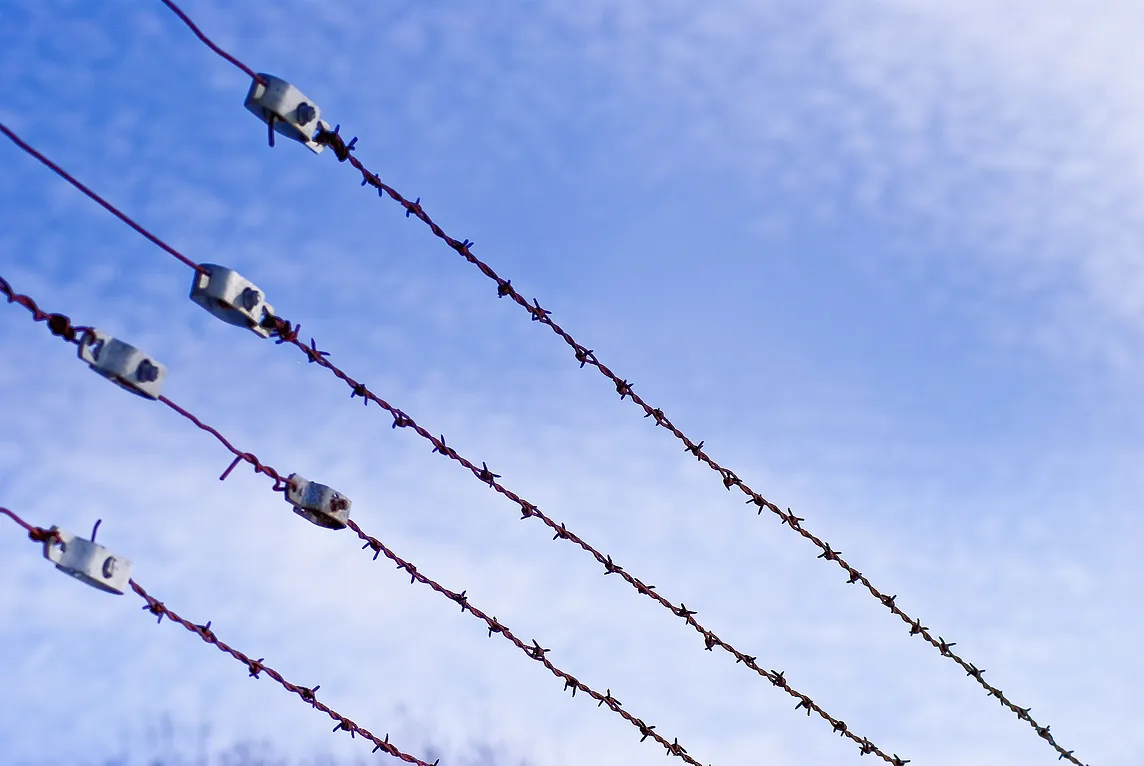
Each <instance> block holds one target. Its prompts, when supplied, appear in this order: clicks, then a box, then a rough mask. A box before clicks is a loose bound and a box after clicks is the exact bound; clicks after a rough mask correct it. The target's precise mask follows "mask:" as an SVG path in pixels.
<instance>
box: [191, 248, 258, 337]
mask: <svg viewBox="0 0 1144 766" xmlns="http://www.w3.org/2000/svg"><path fill="white" fill-rule="evenodd" d="M200 266H201V268H202V269H204V270H205V271H206V273H205V274H204V273H202V272H201V271H196V272H195V278H194V281H193V282H191V300H192V301H194V302H195V303H197V304H199V305H200V306H202V307H203V308H204V309H206V310H207V311H209V312H210V313H211V314H213V315H214V316H216V317H218V318H219V319H221V320H222V321H224V322H226V323H227V324H232V325H236V326H238V327H245V328H247V329H248V330H250V331H251V332H253V333H254V334H256V335H259V336H261V337H263V338H267V337H269V336H270V328H269V327H266V326H264V325H263V322H265V321H267V320H268V319H270V318H272V317H273V316H274V307H273V306H271V305H270V304H269V303H267V302H266V298H265V296H264V295H263V293H262V291H261V290H259V289H258V288H257V287H255V286H254V285H253V284H252V283H251V282H250V281H249V280H247V279H246V278H245V277H243V276H242V275H241V274H239V273H238V272H237V271H234V270H232V269H227V268H224V267H222V266H216V265H215V264H213V263H203V264H200Z"/></svg>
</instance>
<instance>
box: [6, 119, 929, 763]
mask: <svg viewBox="0 0 1144 766" xmlns="http://www.w3.org/2000/svg"><path fill="white" fill-rule="evenodd" d="M2 127H3V126H0V128H2ZM4 132H5V133H10V131H7V130H6V129H4ZM34 156H38V155H34ZM49 167H51V168H52V169H53V170H55V171H56V172H57V174H59V175H60V176H61V177H62V178H64V179H65V180H68V181H69V182H73V183H74V185H75V186H76V188H78V189H79V190H80V191H83V192H84V193H85V194H88V195H89V196H93V197H94V196H95V194H94V192H91V191H90V190H88V189H87V187H86V186H83V185H82V184H79V182H78V181H74V179H73V178H72V177H71V176H70V175H69V174H68V173H67V172H66V171H63V170H62V169H61V168H58V166H55V165H49ZM105 204H110V203H105ZM116 215H117V217H120V218H127V216H126V215H125V214H124V213H122V212H119V211H116ZM128 220H130V219H128ZM132 223H133V224H134V225H133V227H132V228H136V227H138V228H142V227H141V226H139V225H138V224H135V223H134V222H133V221H132ZM152 238H155V239H157V237H155V235H153V234H151V235H150V236H149V237H148V239H152ZM169 247H170V246H166V247H164V248H163V249H164V250H168V248H169ZM171 249H173V248H171ZM179 255H180V256H181V257H180V258H179V260H181V261H182V260H184V259H185V258H186V256H182V254H179ZM186 260H190V259H186ZM192 263H193V261H192ZM268 324H269V327H268V329H270V330H272V332H273V333H274V335H275V336H276V339H275V343H277V344H284V343H287V344H290V345H292V346H294V347H295V348H297V349H298V350H299V351H301V352H302V353H303V354H305V355H306V357H307V359H308V360H309V361H310V362H311V363H316V364H318V365H319V366H320V367H323V368H325V369H326V370H328V371H329V372H331V373H332V374H333V375H334V376H335V377H337V378H338V379H339V380H341V381H342V382H344V383H345V384H346V385H347V386H348V387H349V389H350V398H351V399H352V398H356V397H360V398H361V399H362V401H363V403H364V404H366V405H367V406H368V404H369V402H374V403H375V404H377V405H378V406H379V407H381V408H382V409H383V410H384V411H386V412H387V413H389V414H390V415H391V416H392V417H393V423H392V426H391V427H392V428H399V427H400V428H409V429H410V430H412V431H413V432H414V433H416V434H417V435H418V436H420V437H421V438H423V439H425V440H426V441H428V442H429V443H430V444H432V445H433V452H434V453H439V454H441V455H444V456H446V457H448V458H450V459H452V460H454V461H455V462H457V463H460V464H461V465H462V466H464V467H465V468H467V469H468V470H469V472H470V473H472V474H473V476H475V477H476V478H477V479H478V480H480V481H481V482H482V483H484V484H487V485H488V486H489V487H490V488H492V489H493V490H494V491H496V492H497V493H498V494H500V495H503V496H504V497H506V498H508V499H509V500H511V501H512V502H513V503H514V504H516V505H518V506H519V507H520V509H521V516H520V518H521V520H524V519H528V518H536V519H537V520H539V521H540V522H541V523H543V524H544V525H545V526H547V527H548V528H549V529H550V530H552V531H553V533H554V534H553V538H552V539H553V540H558V539H559V540H565V541H568V542H570V543H572V544H574V545H576V546H578V547H579V548H581V549H582V550H583V551H584V552H586V553H588V554H589V555H591V556H592V557H593V558H595V559H596V561H597V562H598V563H599V564H600V565H601V566H602V567H603V568H604V573H605V574H606V575H610V574H616V575H619V577H620V578H621V579H623V580H624V581H625V582H626V583H627V584H628V585H630V586H631V587H633V588H634V589H635V590H636V591H637V592H638V593H640V594H642V595H644V596H646V597H648V598H650V599H652V600H653V601H655V602H656V603H658V604H659V605H660V606H662V607H664V608H666V609H667V610H668V611H670V612H671V613H672V614H674V615H675V616H676V617H679V618H681V619H682V620H684V622H686V623H687V624H688V625H689V626H691V627H692V628H693V629H694V630H695V631H696V632H698V633H699V634H700V635H701V636H703V641H704V646H705V648H706V650H707V651H713V650H714V648H715V647H719V648H720V649H722V650H723V651H725V652H726V653H728V654H730V655H731V656H733V657H734V658H735V662H736V664H739V663H742V664H743V665H744V666H746V667H747V668H749V669H751V670H752V671H754V672H755V673H756V674H758V675H759V676H761V677H763V678H765V679H766V680H768V681H770V682H771V683H772V684H773V685H775V686H777V687H779V688H780V689H783V690H784V691H786V692H787V693H788V694H789V695H790V696H792V697H794V698H795V699H797V700H798V703H797V704H796V705H795V709H805V710H806V711H807V715H810V714H811V712H814V713H816V714H818V716H819V717H820V718H822V719H823V720H825V721H826V722H827V723H829V724H830V726H831V731H833V732H837V733H838V734H840V735H841V736H844V737H847V738H849V739H850V740H852V741H853V742H854V743H855V744H857V745H858V746H859V749H860V752H861V753H862V754H863V755H865V754H868V753H874V754H877V755H879V756H880V757H881V758H883V759H884V760H885V761H886V762H887V763H907V762H908V760H902V759H899V758H898V757H897V756H896V755H895V756H893V757H891V756H888V755H886V754H885V753H883V752H882V751H881V750H880V749H878V748H877V747H876V746H874V745H873V744H872V743H871V742H870V741H869V739H867V738H865V737H859V736H858V735H857V734H855V733H853V732H852V731H850V729H849V727H847V725H846V724H845V722H844V721H842V720H840V719H838V718H835V717H833V716H832V715H830V714H829V713H827V712H826V710H824V709H823V708H822V707H821V706H819V705H818V704H817V703H815V702H814V701H813V700H812V699H811V698H810V697H808V696H807V695H805V694H803V693H801V692H798V691H796V690H795V689H793V688H792V687H790V686H789V685H788V684H787V681H786V678H785V674H784V673H783V672H781V671H776V670H767V669H766V668H764V667H762V666H760V665H759V664H758V663H757V662H756V657H754V656H752V655H748V654H746V653H744V652H742V651H740V650H739V649H736V648H735V647H734V646H732V645H731V644H730V643H729V642H727V641H725V640H723V639H722V638H720V637H719V636H718V635H716V634H715V632H714V631H712V630H709V629H708V628H706V627H704V626H703V625H702V624H701V623H700V622H699V621H698V620H696V619H695V615H696V614H697V612H696V611H694V610H691V609H688V608H687V606H686V605H685V604H684V603H683V602H680V603H679V605H678V606H676V605H675V604H674V603H672V602H671V601H670V600H668V599H667V598H666V597H664V596H662V595H661V594H660V593H658V592H657V591H656V590H655V586H654V585H648V584H645V583H644V582H643V581H642V580H640V579H639V578H637V577H635V576H634V575H632V574H630V573H629V572H628V571H627V570H625V569H624V568H623V567H622V566H620V565H619V564H616V563H615V562H614V561H613V559H612V557H611V556H610V555H606V554H604V553H602V552H601V551H600V550H598V549H597V548H595V547H594V546H592V545H591V544H589V543H588V542H587V541H585V540H584V539H582V538H581V537H579V536H578V535H576V534H575V533H574V532H572V531H570V530H569V529H568V528H567V525H566V524H565V523H564V522H560V523H557V522H556V521H555V520H553V519H552V518H551V517H550V516H548V515H547V514H545V513H544V512H543V511H542V510H541V509H540V508H539V507H538V506H537V505H535V504H533V503H530V502H529V501H528V500H526V499H525V498H523V497H521V496H520V495H518V494H517V493H515V492H513V491H512V490H511V489H508V488H506V487H505V486H504V485H502V484H501V483H500V482H498V481H497V479H499V478H501V476H500V474H496V473H493V472H492V471H491V470H490V469H489V468H488V465H487V464H486V463H484V462H482V463H481V465H480V467H479V468H478V467H477V465H476V463H474V462H473V461H471V460H469V459H468V458H466V457H464V456H462V455H461V454H459V453H458V452H457V451H456V450H455V449H453V448H452V447H450V446H448V445H447V444H446V443H445V437H444V436H443V435H441V436H434V435H433V434H432V433H431V432H430V431H428V430H427V429H426V428H424V427H423V426H421V425H419V424H418V423H417V422H416V421H415V420H414V419H413V418H412V417H410V416H409V415H407V414H406V413H405V412H403V411H402V410H400V409H398V408H397V407H394V406H393V405H391V404H390V403H389V402H387V401H386V400H384V399H382V398H381V397H379V396H377V395H376V394H374V393H373V392H372V391H370V390H369V388H368V387H367V386H366V385H365V384H364V383H361V382H359V381H357V380H355V379H354V378H352V377H350V375H349V374H347V373H346V372H345V371H344V370H342V369H341V368H340V367H338V366H337V365H335V364H334V363H333V362H331V361H330V360H329V354H328V352H326V351H320V350H319V349H318V347H317V344H316V342H315V340H314V339H313V338H310V342H309V344H306V343H304V342H303V341H301V340H299V332H300V331H301V325H300V324H293V323H291V322H290V321H288V320H285V319H283V318H281V317H272V318H270V319H269V320H268ZM161 398H162V397H161ZM167 403H168V404H170V403H169V402H167ZM183 414H185V415H186V414H188V413H183ZM195 422H196V424H199V423H198V422H197V421H195ZM199 425H200V427H203V428H204V430H207V431H208V432H210V433H212V434H213V435H214V436H216V437H217V438H219V440H220V441H222V443H223V444H224V445H225V446H227V448H228V449H230V450H231V451H232V453H233V454H235V456H236V457H235V461H236V462H235V463H234V464H233V465H237V462H239V461H240V460H242V459H246V458H247V453H241V452H239V451H238V450H237V449H235V448H234V447H233V446H232V445H230V443H229V442H228V441H226V440H225V439H224V438H223V437H222V435H221V434H219V433H218V432H217V431H215V430H214V429H212V428H209V427H204V426H203V425H202V424H199ZM233 465H232V468H233ZM256 470H257V466H256ZM267 475H271V474H267ZM224 476H225V474H224ZM271 476H272V478H275V479H276V480H278V479H280V477H277V476H275V475H271ZM276 489H277V490H278V491H283V492H284V491H285V489H284V487H282V486H280V485H278V484H276Z"/></svg>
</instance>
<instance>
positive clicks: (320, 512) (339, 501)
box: [286, 473, 351, 529]
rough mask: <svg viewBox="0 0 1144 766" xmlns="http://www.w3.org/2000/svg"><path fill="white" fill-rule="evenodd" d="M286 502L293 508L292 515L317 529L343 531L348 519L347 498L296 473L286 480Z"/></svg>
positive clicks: (348, 505)
mask: <svg viewBox="0 0 1144 766" xmlns="http://www.w3.org/2000/svg"><path fill="white" fill-rule="evenodd" d="M286 500H287V501H288V502H289V503H290V505H292V506H294V513H296V514H298V515H299V516H301V517H303V518H304V519H306V520H307V521H310V522H312V523H314V524H317V525H318V526H319V527H325V528H327V529H345V527H346V524H347V523H348V522H349V519H350V504H351V503H350V499H349V498H348V497H346V496H345V495H343V494H341V493H340V492H337V491H335V490H333V489H331V488H329V487H327V486H326V485H325V484H319V483H318V482H316V481H307V480H306V479H305V478H303V477H302V476H300V475H298V474H296V473H292V474H290V476H289V478H288V479H286Z"/></svg>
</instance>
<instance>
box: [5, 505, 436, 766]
mask: <svg viewBox="0 0 1144 766" xmlns="http://www.w3.org/2000/svg"><path fill="white" fill-rule="evenodd" d="M0 514H2V515H4V516H7V517H8V518H10V519H11V520H12V521H14V522H16V523H17V524H19V525H20V526H21V527H23V528H24V530H25V531H27V533H28V537H29V539H31V540H33V541H35V542H38V543H44V542H47V541H49V540H51V539H53V538H54V537H55V536H56V535H55V533H54V532H53V531H52V530H50V529H44V528H43V527H37V526H33V525H32V524H29V523H28V522H26V521H24V519H22V518H20V516H18V515H17V514H16V513H15V512H14V511H11V510H9V509H7V508H0ZM129 583H130V585H131V589H132V590H133V591H135V593H136V594H138V595H139V597H140V598H142V599H143V600H144V601H146V602H147V605H146V606H145V607H143V608H144V609H145V610H147V611H148V612H150V613H151V614H153V615H155V616H156V617H158V620H159V622H162V621H163V618H164V617H166V618H167V619H168V620H170V621H172V622H176V623H178V624H179V625H182V626H183V627H184V628H186V629H187V630H189V631H190V632H191V633H194V634H195V635H197V636H198V637H199V638H201V639H202V640H203V641H205V642H206V643H208V644H211V645H213V646H215V647H216V648H217V649H218V650H219V651H220V652H223V653H225V654H229V655H230V656H231V657H233V658H234V659H236V660H238V661H239V662H241V663H242V664H243V665H246V667H247V668H248V669H249V671H250V677H251V678H255V679H257V678H259V677H260V675H261V674H263V673H265V674H266V675H267V676H269V677H270V678H272V679H273V680H274V681H275V682H277V683H278V685H280V686H281V687H282V688H283V689H285V690H286V691H288V692H291V693H293V694H295V695H297V696H298V697H299V698H300V699H302V700H303V701H304V702H306V703H308V704H309V705H310V706H311V707H312V708H314V709H315V710H319V711H321V712H323V713H325V714H326V715H328V716H329V717H330V718H331V719H333V720H334V721H336V722H337V724H338V725H337V726H335V727H334V729H333V730H334V731H335V732H338V731H346V732H349V734H350V737H351V738H356V737H357V736H359V735H360V736H361V737H362V738H363V739H366V740H369V741H370V742H372V743H373V744H374V745H375V747H374V749H373V752H375V753H376V752H377V751H379V750H384V751H385V752H386V753H388V754H389V755H391V756H393V757H394V758H399V759H401V760H402V761H405V762H406V763H412V764H416V766H438V764H439V763H440V759H439V758H438V759H437V760H436V761H434V762H433V763H432V764H430V763H427V762H425V761H423V760H421V759H420V758H417V757H416V756H413V755H409V754H408V753H406V752H404V751H402V750H401V749H399V748H398V747H397V745H394V744H393V743H392V742H390V741H389V735H388V734H386V735H385V737H384V738H382V737H378V736H377V735H375V734H373V733H372V732H371V731H370V730H369V729H366V728H365V727H363V726H361V725H359V724H357V723H355V722H354V721H353V720H351V719H350V718H348V717H346V716H344V715H342V714H341V713H339V712H338V711H336V710H334V709H333V708H331V707H329V706H328V705H326V704H324V703H322V702H320V701H319V700H318V698H317V691H318V689H319V688H321V687H320V686H313V687H307V686H299V685H298V684H295V683H292V682H290V681H288V680H286V678H285V677H284V676H283V675H282V674H281V673H279V672H278V671H277V670H275V669H274V668H272V667H270V666H269V665H267V664H266V663H265V662H264V661H263V659H264V658H261V657H260V658H259V659H257V660H256V659H252V658H251V657H250V656H248V655H246V654H244V653H243V652H241V651H239V650H238V649H235V648H233V647H232V646H229V645H228V644H226V643H225V642H223V641H222V640H221V639H220V638H219V637H218V636H217V635H215V632H214V630H213V629H212V628H211V623H210V622H207V623H205V624H203V625H196V624H195V623H193V622H191V621H190V620H187V619H185V618H183V617H180V616H179V615H178V614H176V613H175V612H174V611H173V610H171V609H170V608H169V607H167V606H166V605H165V604H163V602H161V601H159V600H158V599H157V598H155V597H154V596H152V595H151V594H150V593H148V592H147V591H146V590H144V589H143V586H142V585H140V584H139V583H137V582H135V580H129Z"/></svg>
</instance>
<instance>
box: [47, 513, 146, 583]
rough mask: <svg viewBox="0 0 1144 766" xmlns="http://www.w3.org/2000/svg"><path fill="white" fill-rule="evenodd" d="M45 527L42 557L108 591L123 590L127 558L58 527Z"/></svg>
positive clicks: (127, 575)
mask: <svg viewBox="0 0 1144 766" xmlns="http://www.w3.org/2000/svg"><path fill="white" fill-rule="evenodd" d="M49 531H50V532H51V536H50V537H48V539H47V540H45V541H44V558H46V559H47V560H48V561H51V562H53V563H54V564H55V565H56V569H58V570H60V571H61V572H63V573H64V574H69V575H71V576H72V577H74V578H75V579H77V580H79V581H80V582H84V583H87V584H88V585H90V586H91V587H93V588H98V589H99V590H102V591H106V592H108V593H117V594H120V595H122V593H123V592H124V591H125V590H127V586H128V581H129V580H130V579H131V562H130V561H128V560H127V559H125V558H123V557H122V556H117V555H115V554H114V553H112V552H111V551H109V550H108V549H107V548H104V547H103V546H102V545H98V544H97V543H93V542H92V541H91V540H84V539H83V538H82V537H76V536H75V535H73V534H72V533H70V532H65V531H63V530H62V529H60V528H58V527H52V528H51V529H50V530H49Z"/></svg>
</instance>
